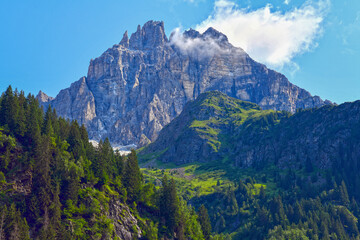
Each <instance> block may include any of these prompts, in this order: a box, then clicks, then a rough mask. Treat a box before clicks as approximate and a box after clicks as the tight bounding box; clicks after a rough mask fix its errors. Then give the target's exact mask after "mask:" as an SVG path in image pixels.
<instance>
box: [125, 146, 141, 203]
mask: <svg viewBox="0 0 360 240" xmlns="http://www.w3.org/2000/svg"><path fill="white" fill-rule="evenodd" d="M141 181H142V176H141V172H140V169H139V165H138V160H137V156H136V152H135V150H134V149H132V150H131V153H130V154H129V156H128V157H127V161H126V165H125V171H124V177H123V183H124V186H125V188H126V191H127V197H128V200H129V201H130V202H133V201H138V200H139V199H140V196H139V195H140V190H141Z"/></svg>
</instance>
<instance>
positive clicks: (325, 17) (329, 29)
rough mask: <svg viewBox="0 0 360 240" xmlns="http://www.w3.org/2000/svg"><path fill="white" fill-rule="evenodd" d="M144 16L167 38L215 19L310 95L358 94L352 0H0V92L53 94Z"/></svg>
mask: <svg viewBox="0 0 360 240" xmlns="http://www.w3.org/2000/svg"><path fill="white" fill-rule="evenodd" d="M270 2H271V4H270ZM148 20H162V21H164V22H165V30H166V32H167V34H168V35H169V34H170V32H171V31H172V30H173V29H175V28H178V27H180V28H181V29H183V30H185V29H188V28H190V27H192V28H197V29H199V30H203V29H204V28H206V27H208V26H210V25H215V26H216V27H215V28H217V29H218V30H220V31H222V32H224V33H225V34H227V35H228V36H229V39H230V41H231V42H232V43H233V44H234V45H236V46H239V47H242V48H244V49H245V50H246V51H247V52H248V53H249V54H250V56H252V57H254V58H255V59H256V60H258V61H260V62H263V63H265V64H267V65H268V66H269V67H271V68H273V69H276V70H278V71H280V72H282V73H284V74H285V75H286V76H287V77H288V78H289V80H290V81H291V82H293V83H294V84H296V85H298V86H300V87H302V88H305V89H306V90H308V91H310V92H311V93H312V94H313V95H318V96H320V97H322V98H324V99H329V100H331V101H335V102H337V103H342V102H345V101H354V100H358V99H360V91H359V90H360V77H359V73H358V71H359V67H360V1H358V0H348V1H346V0H345V1H340V0H320V1H318V0H313V1H300V0H275V1H264V0H256V1H250V0H241V1H231V0H217V1H210V0H152V1H148V0H143V1H140V0H132V1H120V0H104V1H98V0H77V1H68V0H63V1H40V0H39V1H25V0H24V1H18V0H12V1H2V2H1V3H0V31H1V37H0V66H1V67H0V91H1V92H2V91H4V90H5V89H6V87H7V86H8V85H9V84H11V85H12V86H13V87H17V88H18V89H23V90H25V92H26V93H29V92H31V93H33V94H37V92H38V91H39V90H42V91H44V92H45V93H47V94H48V95H50V96H53V97H54V96H56V94H57V93H58V92H59V91H60V90H61V89H63V88H66V87H69V86H70V84H71V83H72V82H74V81H76V80H78V79H79V78H80V77H82V76H86V74H87V68H88V64H89V61H90V59H91V58H96V57H98V56H100V55H101V53H103V52H104V51H105V50H106V49H107V48H109V47H111V46H112V45H113V44H116V43H118V42H119V41H120V40H121V37H122V34H123V33H124V31H125V30H128V31H129V33H130V34H131V33H132V32H134V31H135V30H136V27H137V25H138V24H140V25H142V24H144V23H145V22H146V21H148ZM244 45H246V46H244Z"/></svg>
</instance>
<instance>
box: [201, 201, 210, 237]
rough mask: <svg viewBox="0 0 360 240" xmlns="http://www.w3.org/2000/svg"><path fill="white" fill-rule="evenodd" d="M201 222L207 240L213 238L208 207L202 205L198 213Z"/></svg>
mask: <svg viewBox="0 0 360 240" xmlns="http://www.w3.org/2000/svg"><path fill="white" fill-rule="evenodd" d="M198 216H199V222H200V225H201V229H202V232H203V234H204V237H205V239H206V240H208V239H210V236H211V222H210V218H209V214H208V211H207V209H206V207H205V206H204V205H203V204H202V205H201V206H200V208H199V211H198Z"/></svg>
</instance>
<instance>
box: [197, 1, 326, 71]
mask: <svg viewBox="0 0 360 240" xmlns="http://www.w3.org/2000/svg"><path fill="white" fill-rule="evenodd" d="M329 7H330V2H329V0H320V1H318V2H316V3H315V2H312V1H308V2H306V3H305V4H303V5H302V6H301V7H300V8H294V9H292V10H290V11H287V12H280V11H272V10H273V9H272V6H271V5H270V4H268V5H266V6H265V7H263V8H259V9H256V10H249V9H242V8H239V6H238V5H236V4H235V3H234V2H231V1H229V0H217V1H216V2H215V5H214V11H213V13H212V14H211V15H210V16H209V17H208V18H207V19H206V20H205V21H203V22H202V23H200V24H199V25H197V26H196V29H197V30H198V31H200V32H203V31H205V30H206V29H208V28H209V27H214V28H215V29H217V30H219V31H221V32H222V33H224V34H225V35H227V37H228V38H229V41H230V43H232V44H233V45H234V46H237V47H241V48H243V49H244V50H245V51H246V52H247V53H249V55H250V56H251V57H253V58H254V59H255V60H257V61H260V62H263V63H266V64H268V65H270V66H272V67H276V68H282V67H283V66H284V65H290V66H291V65H293V63H292V59H293V58H294V57H295V56H296V55H299V54H302V53H304V52H307V51H310V50H311V49H312V48H314V47H316V38H317V37H318V36H319V35H320V34H321V32H322V27H321V23H322V22H323V20H324V17H325V15H326V13H327V10H328V9H329Z"/></svg>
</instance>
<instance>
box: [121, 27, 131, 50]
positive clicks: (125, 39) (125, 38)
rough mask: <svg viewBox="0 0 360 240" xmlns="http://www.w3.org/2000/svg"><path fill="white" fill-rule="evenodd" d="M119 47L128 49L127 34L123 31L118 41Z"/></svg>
mask: <svg viewBox="0 0 360 240" xmlns="http://www.w3.org/2000/svg"><path fill="white" fill-rule="evenodd" d="M120 45H122V46H124V47H126V48H128V47H129V36H128V32H127V31H125V33H124V35H123V38H122V39H121V41H120Z"/></svg>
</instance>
